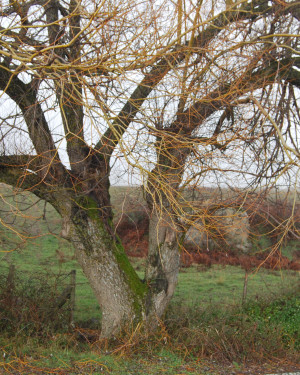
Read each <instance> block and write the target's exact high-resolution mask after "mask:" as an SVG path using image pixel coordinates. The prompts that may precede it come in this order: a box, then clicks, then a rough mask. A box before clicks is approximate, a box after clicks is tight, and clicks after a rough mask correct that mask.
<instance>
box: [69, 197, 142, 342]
mask: <svg viewBox="0 0 300 375" xmlns="http://www.w3.org/2000/svg"><path fill="white" fill-rule="evenodd" d="M67 211H68V210H66V211H65V224H66V222H68V225H67V226H66V225H65V232H64V235H65V237H67V238H68V239H69V240H70V241H71V242H72V243H73V245H74V248H75V256H76V259H77V261H78V263H79V264H80V266H81V267H82V270H83V272H84V274H85V275H86V277H87V279H88V280H89V283H90V285H91V287H92V289H93V291H94V294H95V296H96V298H97V301H98V303H99V305H100V308H101V312H102V321H101V325H102V330H101V337H111V336H113V335H116V334H119V333H120V331H124V330H125V331H126V330H130V329H132V326H134V325H135V324H137V323H138V322H140V321H142V320H143V319H144V317H145V309H144V300H145V291H146V287H145V284H144V283H143V282H142V281H141V280H140V279H139V277H138V276H137V274H136V272H135V270H134V269H133V268H132V266H131V264H130V262H129V260H128V258H127V256H126V254H125V252H124V249H123V247H122V245H121V243H120V242H119V240H118V238H115V237H114V236H113V235H112V234H111V233H112V231H110V232H109V231H108V230H107V225H108V224H107V223H105V222H104V220H105V218H103V217H101V215H99V210H98V208H97V204H96V202H95V201H94V200H93V199H92V198H88V197H84V198H82V199H80V200H79V201H78V202H77V204H76V205H73V207H72V209H71V211H70V212H69V213H70V216H68V212H67Z"/></svg>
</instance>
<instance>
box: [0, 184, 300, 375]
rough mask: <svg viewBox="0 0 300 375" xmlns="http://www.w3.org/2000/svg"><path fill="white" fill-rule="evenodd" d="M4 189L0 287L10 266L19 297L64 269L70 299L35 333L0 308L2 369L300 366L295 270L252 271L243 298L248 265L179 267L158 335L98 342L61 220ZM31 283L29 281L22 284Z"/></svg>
mask: <svg viewBox="0 0 300 375" xmlns="http://www.w3.org/2000/svg"><path fill="white" fill-rule="evenodd" d="M1 189H2V190H0V194H1V195H2V197H3V198H2V206H1V207H2V209H1V214H0V217H1V218H2V219H1V220H2V222H4V218H5V224H6V225H5V226H3V225H2V226H1V232H0V237H1V250H0V275H1V277H2V278H1V282H2V284H1V285H2V288H3V286H5V283H6V280H7V275H8V269H9V265H11V264H13V265H15V267H16V289H15V290H16V293H17V292H18V293H24V288H27V290H28V287H27V286H26V285H30V288H31V289H30V290H31V294H32V295H33V294H34V290H35V288H37V289H36V290H38V293H39V291H40V290H45V289H41V285H43V283H47V284H45V285H46V287H47V288H48V289H49V288H52V287H53V288H56V287H57V285H58V284H59V283H60V280H61V279H64V283H67V282H68V277H69V276H67V275H68V274H69V273H70V271H71V270H74V269H75V270H76V296H75V313H74V317H73V323H72V324H71V326H70V324H69V321H68V318H67V316H66V318H65V317H64V315H63V314H62V315H61V317H60V318H61V320H60V321H57V322H55V321H54V323H57V324H56V325H55V324H54V325H53V324H52V323H53V321H51V324H50V323H49V326H47V324H48V323H47V322H46V323H45V322H44V323H43V324H44V326H43V327H44V328H43V330H42V331H39V332H38V330H37V329H36V327H37V326H36V325H35V322H32V321H30V319H29V318H28V315H26V317H27V318H26V319H27V320H25V321H23V322H22V321H21V322H20V321H19V322H18V323H17V324H15V323H14V324H11V329H7V327H8V326H9V320H11V322H13V316H4V313H3V309H1V307H0V329H1V338H0V352H2V355H1V358H2V359H1V360H0V374H1V373H7V374H21V373H26V374H27V373H28V374H29V373H30V374H42V373H50V372H51V373H55V374H89V373H90V374H158V373H164V374H177V375H179V374H210V375H213V374H222V373H232V374H235V373H243V372H242V371H244V370H243V369H245V368H246V367H247V368H253V369H255V368H257V366H258V365H259V366H260V368H265V369H266V371H268V372H273V370H274V367H273V366H275V365H274V363H275V362H276V363H277V365H276V366H278V363H280V366H282V368H284V369H293V368H296V363H297V359H299V357H298V353H299V349H300V338H299V327H300V299H299V290H300V283H299V272H297V271H291V270H277V271H275V270H268V269H263V268H260V269H253V270H252V271H251V272H250V274H249V280H248V293H247V299H246V301H244V303H243V304H242V293H243V284H244V275H245V271H244V270H243V269H242V268H241V267H237V266H224V265H212V266H210V267H206V266H203V265H193V266H191V267H189V268H182V270H181V272H180V274H179V282H178V287H177V290H176V294H175V296H174V298H173V301H172V303H171V305H170V308H169V310H168V312H167V314H166V317H165V320H164V322H162V323H161V326H160V329H159V331H158V332H157V333H156V334H152V335H149V334H147V333H146V332H144V331H143V330H142V329H138V330H136V331H132V332H126V334H125V335H124V337H121V338H120V339H118V340H116V341H115V342H103V341H100V340H98V335H99V323H100V319H101V312H100V309H99V306H98V304H97V301H96V300H95V297H94V295H93V292H92V290H91V288H90V286H89V284H88V282H87V280H86V278H85V276H84V275H83V273H82V271H81V269H80V268H79V267H78V265H77V263H76V261H75V260H74V257H73V249H72V248H71V246H70V245H69V243H68V242H67V241H65V240H63V239H62V238H61V237H60V236H59V233H60V226H61V223H60V219H59V217H58V216H57V214H56V213H55V212H54V211H53V209H51V207H50V206H49V205H45V204H44V203H43V202H41V201H37V200H36V198H34V197H33V196H31V195H29V196H28V195H26V194H25V196H24V197H23V198H18V199H17V201H16V199H15V197H14V196H13V193H12V192H10V193H11V194H8V192H9V191H8V190H7V187H6V186H2V187H1ZM4 192H5V193H6V195H5V197H4ZM118 193H119V195H115V196H116V198H115V202H117V203H116V206H117V207H118V206H119V203H118V200H119V201H121V199H122V197H123V199H124V194H125V195H126V197H127V198H126V199H129V200H130V199H132V197H130V195H129V194H128V193H127V192H126V191H125V192H121V193H120V191H119V192H118ZM13 208H14V209H13ZM25 208H26V215H25V214H24V212H25V211H23V210H24V209H25ZM132 262H133V264H134V267H135V268H136V270H137V272H138V274H139V276H140V277H141V278H142V277H143V270H144V262H145V261H144V259H139V258H133V259H132ZM28 280H30V281H31V283H30V284H26V283H28ZM32 280H36V283H35V282H32ZM22 286H23V287H22ZM22 288H23V289H22ZM22 291H23V292H22ZM38 293H37V295H36V296H34V298H36V299H37V300H39V299H40V300H41V302H40V303H41V304H42V306H41V308H45V306H46V308H47V298H48V297H47V298H46V297H45V298H44V299H43V298H41V296H39V294H38ZM2 296H3V294H2ZM21 297H22V296H21V295H20V297H19V299H20V298H21ZM18 308H20V307H18ZM38 308H39V306H38V305H37V309H38ZM30 314H31V315H32V311H30ZM18 316H19V315H18ZM24 316H25V315H24ZM37 316H40V315H38V314H37ZM28 319H29V320H28ZM63 319H65V320H63ZM52 320H53V319H52ZM40 326H41V325H39V327H40ZM5 327H6V328H5ZM276 370H277V369H276Z"/></svg>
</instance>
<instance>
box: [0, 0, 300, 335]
mask: <svg viewBox="0 0 300 375" xmlns="http://www.w3.org/2000/svg"><path fill="white" fill-rule="evenodd" d="M214 5H215V4H214V2H212V3H211V4H208V3H206V4H202V2H195V3H194V2H192V1H191V2H189V3H188V2H182V1H179V2H178V4H177V5H176V6H175V5H174V3H172V2H168V1H165V2H157V3H156V2H155V1H141V2H133V1H132V2H131V1H130V0H129V1H127V2H126V3H121V2H120V3H119V2H118V0H116V1H103V2H100V3H98V2H96V1H92V2H91V1H87V2H85V1H84V0H83V1H76V0H68V1H56V0H48V1H43V0H42V1H41V0H31V1H22V2H21V1H12V2H9V3H7V4H4V5H2V8H1V28H0V36H1V49H0V53H1V55H0V56H1V57H0V58H1V64H0V89H1V90H2V92H3V94H2V100H3V104H2V108H4V111H3V113H2V125H1V132H2V138H1V141H2V149H1V152H2V154H1V157H0V178H1V181H3V182H5V183H7V184H10V185H12V186H15V187H16V188H18V189H23V190H30V191H31V192H32V193H34V194H35V195H37V196H38V197H40V198H42V199H44V200H45V201H47V202H49V203H50V204H51V205H52V206H53V207H54V208H55V209H56V210H57V212H58V213H59V214H60V215H61V216H62V218H63V222H64V226H63V235H64V236H65V238H67V239H68V240H69V241H71V242H72V244H73V245H74V248H75V254H76V258H77V260H78V262H79V264H80V265H81V267H82V269H83V271H84V273H85V274H86V276H87V278H88V280H89V282H90V284H91V286H92V288H93V290H94V292H95V295H96V297H97V300H98V301H99V304H100V307H101V310H102V336H103V337H104V336H111V335H112V334H115V333H117V332H119V331H120V330H121V329H123V328H126V327H128V326H130V327H131V326H132V324H137V323H138V322H141V321H145V322H148V326H149V327H155V325H156V320H157V318H160V317H161V316H162V314H163V312H164V310H165V308H166V306H167V304H168V302H169V300H170V298H171V297H172V294H173V292H174V288H175V285H176V282H177V274H178V269H179V251H178V241H177V235H176V234H177V232H178V229H179V222H178V217H179V216H178V212H176V209H175V206H176V205H175V204H174V202H176V201H177V198H178V197H177V192H178V188H179V186H180V184H181V183H182V177H183V174H184V171H185V168H186V165H187V162H188V161H189V160H190V158H191V155H192V154H197V152H200V151H199V147H204V146H205V147H211V148H212V150H217V151H218V150H221V151H222V150H223V149H225V147H227V146H228V137H227V135H226V134H227V133H226V132H229V133H230V134H231V138H232V139H234V137H232V134H233V133H234V134H236V130H235V128H234V124H235V120H233V116H234V115H233V113H234V109H235V108H236V107H238V106H243V105H245V104H247V103H250V102H251V103H252V105H255V106H256V108H259V110H260V112H261V113H264V111H267V115H268V116H269V110H268V108H267V107H265V104H266V103H272V105H277V103H278V100H279V102H280V100H281V101H282V102H283V101H284V100H286V99H285V97H286V95H288V94H287V92H290V91H289V90H288V88H289V87H290V85H291V87H293V86H295V85H296V86H298V87H299V72H298V70H295V69H293V67H294V66H298V65H299V58H298V57H297V55H296V51H297V48H296V47H297V39H296V36H295V35H296V33H297V32H296V29H295V28H296V26H295V25H297V23H295V22H294V20H295V19H296V20H298V19H299V11H298V8H297V4H296V3H294V2H293V3H284V2H276V1H274V2H269V1H264V0H261V1H251V2H249V1H248V2H246V1H241V2H237V3H236V4H227V5H226V6H225V4H224V6H222V4H219V5H218V7H217V6H214ZM268 87H271V90H272V87H283V88H284V87H286V89H285V91H284V92H283V93H282V95H281V96H280V97H277V98H276V97H275V98H274V96H273V93H270V94H269V95H268V94H267V92H268ZM259 90H261V91H259ZM259 92H261V95H262V96H261V98H264V95H266V98H267V99H266V101H264V100H259V99H260V98H258V97H257V95H258V94H257V93H259ZM293 95H294V92H293V93H291V96H290V97H289V99H288V100H289V102H288V105H287V106H285V107H288V106H289V104H290V103H291V102H292V101H293V100H294V96H293ZM174 106H176V108H175V110H174ZM274 108H275V107H274ZM253 110H254V109H253ZM172 111H173V112H172ZM220 111H221V112H222V113H221V114H220ZM254 112H255V110H254ZM255 113H256V112H255ZM280 113H281V112H280ZM282 113H283V114H284V115H283V117H284V118H287V116H288V115H287V114H288V113H290V112H289V110H287V111H286V113H285V112H284V111H282ZM294 115H295V113H293V114H292V116H294ZM216 116H219V118H218V119H216ZM260 118H261V117H260V116H258V117H255V116H253V121H254V120H255V119H256V120H257V121H259V119H260ZM230 119H231V120H232V121H230ZM289 119H291V117H289ZM281 121H282V124H284V120H283V119H282V120H281ZM289 121H291V120H289ZM248 122H251V121H250V120H249V121H248ZM203 124H206V125H207V126H206V127H204V126H202V125H203ZM272 126H273V128H272V129H273V130H274V129H276V132H277V133H276V134H277V136H276V137H275V138H276V140H278V139H279V140H280V141H281V144H282V145H283V146H284V149H285V150H286V151H288V149H290V148H291V147H290V146H289V144H286V142H285V141H284V139H283V140H282V134H281V132H280V130H281V124H279V125H278V126H277V127H274V124H273V125H272ZM141 129H145V130H146V132H147V134H150V135H151V136H154V138H155V143H154V150H155V153H156V158H155V159H153V162H154V163H156V165H155V167H154V169H152V171H149V173H148V175H147V179H148V181H147V186H146V195H147V202H148V206H149V212H150V245H149V246H150V247H149V255H148V263H147V269H146V275H145V279H146V280H145V281H146V282H145V281H142V280H140V279H139V277H138V276H137V274H136V273H135V271H134V269H133V268H132V266H131V264H130V262H129V260H128V258H127V257H126V254H125V253H124V250H123V248H122V244H121V243H120V240H119V239H118V237H117V236H116V235H115V230H114V228H113V224H112V216H113V215H112V208H111V202H110V195H109V185H110V175H111V166H112V163H113V160H114V158H115V157H116V155H117V156H118V155H123V156H124V157H126V158H127V160H128V161H129V162H131V159H132V158H131V156H130V155H134V152H135V151H137V150H139V145H138V142H139V134H140V133H139V130H141ZM201 129H206V130H205V131H203V132H204V134H202V133H201ZM247 129H248V133H249V135H251V134H252V133H253V134H254V135H253V136H254V137H255V134H256V130H257V126H256V125H255V124H254V123H253V124H252V125H249V127H248V128H247ZM244 130H245V129H244ZM244 130H243V128H240V130H239V131H238V132H237V137H240V138H241V139H242V137H243V133H244ZM277 130H278V131H277ZM135 131H137V133H136V137H135V138H136V139H135V142H133V144H132V142H130V141H129V140H128V139H129V138H132V137H134V135H135ZM245 131H246V130H245ZM268 131H269V130H268ZM270 132H271V130H270ZM263 134H265V133H263ZM270 134H271V133H270ZM267 135H268V134H267ZM271 135H274V133H272V134H271ZM258 138H259V137H258ZM258 138H257V139H258ZM249 139H251V138H247V141H245V142H249ZM127 141H128V144H127V143H126V142H127ZM141 142H145V138H143V139H142V140H141ZM245 144H246V143H245ZM293 147H294V145H292V149H293V151H295V150H294V148H293ZM197 150H198V151H197ZM290 153H291V151H289V155H290ZM295 153H296V157H297V155H298V154H297V152H296V151H295ZM295 153H293V155H292V156H291V158H292V159H293V158H294V156H295ZM198 159H199V160H200V162H201V157H200V156H199V158H198ZM279 159H280V158H279ZM290 162H291V163H292V161H290ZM135 163H136V164H138V163H139V160H135ZM204 165H205V164H203V166H204ZM140 168H142V164H141V165H140ZM204 168H205V167H204Z"/></svg>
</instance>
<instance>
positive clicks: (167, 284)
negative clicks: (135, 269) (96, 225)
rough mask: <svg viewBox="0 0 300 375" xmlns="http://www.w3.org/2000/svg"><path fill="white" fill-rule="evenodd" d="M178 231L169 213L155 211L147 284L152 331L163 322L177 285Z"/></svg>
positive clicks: (148, 315)
mask: <svg viewBox="0 0 300 375" xmlns="http://www.w3.org/2000/svg"><path fill="white" fill-rule="evenodd" d="M178 243H179V242H178V228H177V226H176V224H175V223H173V222H172V219H171V217H170V215H169V214H168V213H166V212H162V211H157V210H156V209H154V210H153V212H152V213H151V216H150V224H149V248H148V259H147V268H146V282H147V285H148V286H149V290H148V292H147V299H146V313H147V323H148V326H149V328H150V329H153V328H155V327H156V326H157V323H158V321H159V320H160V319H161V318H162V316H163V314H164V312H165V310H166V308H167V306H168V304H169V302H170V300H171V298H172V296H173V294H174V291H175V287H176V285H177V278H178V273H179V266H180V253H179V245H178Z"/></svg>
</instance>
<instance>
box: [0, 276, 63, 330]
mask: <svg viewBox="0 0 300 375" xmlns="http://www.w3.org/2000/svg"><path fill="white" fill-rule="evenodd" d="M64 287H65V285H63V283H62V282H61V278H59V277H58V276H56V277H52V278H51V277H50V276H47V275H46V274H38V273H35V274H34V276H30V277H28V275H27V277H24V276H23V277H19V276H15V277H14V279H13V282H11V283H10V284H9V285H8V283H7V277H6V276H5V275H1V277H0V332H2V333H6V334H8V335H9V336H14V335H19V334H25V335H31V336H48V335H49V334H51V333H53V332H56V331H58V330H65V329H66V328H67V327H68V325H69V322H70V308H69V306H63V307H62V308H58V306H57V301H58V299H59V297H60V295H61V293H62V290H63V288H64Z"/></svg>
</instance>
